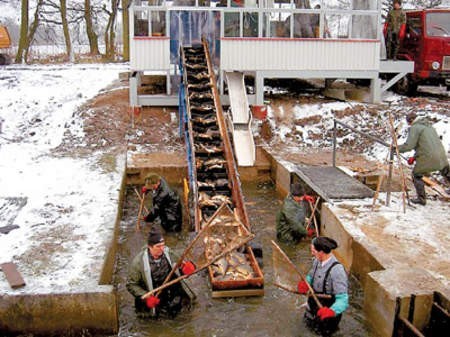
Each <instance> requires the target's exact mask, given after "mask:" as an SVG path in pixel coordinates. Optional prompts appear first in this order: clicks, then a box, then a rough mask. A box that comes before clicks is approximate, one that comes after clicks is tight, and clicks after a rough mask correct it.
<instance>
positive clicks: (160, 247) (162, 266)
mask: <svg viewBox="0 0 450 337" xmlns="http://www.w3.org/2000/svg"><path fill="white" fill-rule="evenodd" d="M174 263H176V260H175V259H174V257H173V256H172V254H171V253H170V250H169V248H168V247H166V246H165V243H164V238H163V236H162V234H161V232H160V231H159V229H158V228H156V227H153V228H152V229H151V230H150V233H149V236H148V240H147V246H145V247H144V248H143V249H142V250H141V252H140V253H139V254H138V255H136V257H135V258H134V259H133V262H132V263H131V266H130V269H129V271H128V278H127V283H126V287H127V290H128V291H129V292H130V293H131V294H132V295H133V296H134V305H135V309H136V313H137V314H138V316H139V317H141V318H147V317H148V318H157V317H159V316H160V314H165V315H167V317H169V318H174V317H175V316H176V315H177V314H178V313H179V312H180V310H181V308H182V307H183V306H186V305H190V304H191V303H192V301H193V300H194V299H195V294H194V292H193V291H192V290H191V289H190V288H189V286H188V284H187V283H186V282H185V280H182V281H180V282H178V283H175V284H173V285H171V286H169V287H167V288H165V289H162V291H161V293H160V294H159V295H158V296H157V294H153V295H150V296H148V297H147V298H143V296H144V295H145V294H146V293H147V292H149V291H152V290H153V289H156V288H158V287H159V286H161V285H162V284H163V282H164V280H165V279H166V277H167V276H168V275H169V273H170V271H171V270H172V267H173V264H174ZM194 270H195V266H194V264H193V263H192V262H190V261H185V262H184V263H182V265H181V268H180V269H179V270H177V271H176V272H175V274H174V277H173V279H174V278H176V277H179V276H180V275H181V274H183V275H190V274H192V273H193V272H194Z"/></svg>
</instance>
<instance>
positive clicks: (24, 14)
mask: <svg viewBox="0 0 450 337" xmlns="http://www.w3.org/2000/svg"><path fill="white" fill-rule="evenodd" d="M20 14H21V15H20V37H19V46H18V49H17V54H16V60H15V62H16V63H23V62H24V61H25V60H24V55H25V49H26V47H27V37H28V0H22V7H21V13H20Z"/></svg>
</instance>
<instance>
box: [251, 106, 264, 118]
mask: <svg viewBox="0 0 450 337" xmlns="http://www.w3.org/2000/svg"><path fill="white" fill-rule="evenodd" d="M252 115H253V117H255V118H256V119H260V120H265V119H266V118H267V106H265V105H252Z"/></svg>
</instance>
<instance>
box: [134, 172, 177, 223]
mask: <svg viewBox="0 0 450 337" xmlns="http://www.w3.org/2000/svg"><path fill="white" fill-rule="evenodd" d="M142 193H144V194H149V193H150V194H151V197H152V201H153V205H152V209H151V211H150V212H149V213H148V214H147V216H146V217H145V218H144V219H145V221H147V222H152V221H155V220H156V219H157V218H159V219H160V221H161V226H162V227H163V228H164V229H165V230H166V231H169V232H179V231H181V224H182V216H181V203H180V199H179V197H178V195H177V194H176V193H175V192H174V191H172V189H171V188H170V187H169V185H168V184H167V182H166V181H165V180H164V179H163V178H161V177H160V176H159V175H157V174H155V173H150V174H149V175H148V176H147V177H145V185H144V186H143V187H142Z"/></svg>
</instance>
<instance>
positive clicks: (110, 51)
mask: <svg viewBox="0 0 450 337" xmlns="http://www.w3.org/2000/svg"><path fill="white" fill-rule="evenodd" d="M119 2H120V0H111V10H110V11H109V10H107V9H106V6H104V7H103V10H104V11H105V12H106V13H107V14H108V23H107V25H106V29H105V56H106V58H108V59H113V58H114V54H115V50H114V48H115V40H116V30H115V22H116V17H117V10H118V8H119Z"/></svg>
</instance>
